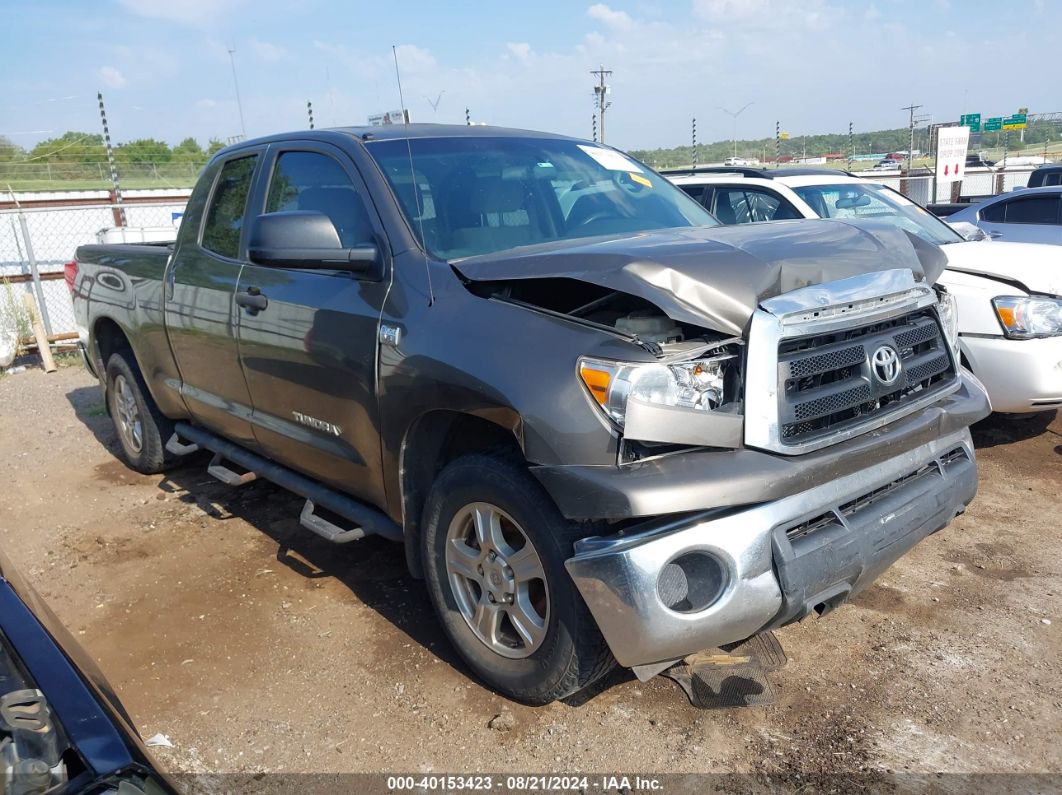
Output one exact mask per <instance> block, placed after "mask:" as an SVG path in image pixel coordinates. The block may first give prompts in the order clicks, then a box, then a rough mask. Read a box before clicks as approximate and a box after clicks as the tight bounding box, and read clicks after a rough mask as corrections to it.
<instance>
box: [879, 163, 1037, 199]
mask: <svg viewBox="0 0 1062 795" xmlns="http://www.w3.org/2000/svg"><path fill="white" fill-rule="evenodd" d="M1033 170H1034V167H1031V166H1030V167H1029V168H1021V169H1017V168H1016V169H1007V170H1006V171H992V170H989V169H978V170H976V171H966V172H965V175H964V177H963V179H962V181H961V182H959V183H958V192H955V185H956V183H954V182H940V183H936V196H935V198H934V194H933V187H934V179H933V175H932V174H924V175H918V174H916V175H913V176H905V175H901V174H898V173H896V174H878V173H873V172H870V171H863V172H861V173H859V176H861V177H866V178H867V179H872V180H874V181H875V182H881V183H884V184H885V185H888V186H889V187H890V188H894V189H895V190H898V191H900V193H902V194H904V195H905V196H906V197H907V198H909V199H911V201H915V202H918V203H919V204H936V203H938V202H951V201H980V200H981V199H985V198H987V197H989V196H995V195H997V194H999V193H1005V192H1006V191H1011V190H1014V189H1015V188H1024V187H1025V186H1026V185H1028V184H1029V176H1030V175H1031V174H1032V172H1033Z"/></svg>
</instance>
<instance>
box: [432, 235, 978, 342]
mask: <svg viewBox="0 0 1062 795" xmlns="http://www.w3.org/2000/svg"><path fill="white" fill-rule="evenodd" d="M993 245H996V244H993ZM945 263H946V260H945V258H944V255H943V253H942V252H941V251H940V249H939V248H938V247H937V246H934V245H932V244H930V243H926V242H924V241H922V240H920V239H918V238H916V237H914V236H913V235H909V234H907V233H906V232H903V231H901V230H899V229H897V228H896V227H893V226H891V225H888V224H869V223H865V222H864V223H861V224H860V225H859V226H858V227H857V226H855V225H852V224H849V223H846V222H844V221H837V220H801V221H779V222H774V223H770V224H744V225H739V226H713V227H688V228H686V227H684V228H678V229H663V230H657V231H651V232H638V233H634V234H630V235H627V236H624V237H615V236H610V237H608V238H602V237H595V238H586V239H584V240H578V241H557V242H551V243H545V244H541V245H537V246H527V247H523V248H519V249H514V250H512V251H507V252H501V253H495V254H489V255H482V256H477V257H469V258H467V259H463V260H458V261H456V262H454V263H452V266H453V268H454V269H455V270H456V271H457V272H458V274H459V275H460V276H461V277H463V278H464V279H466V280H468V281H472V282H507V281H513V280H522V279H557V278H568V279H578V280H580V281H584V282H588V283H590V284H595V285H598V286H600V287H605V288H607V289H611V290H617V291H621V292H625V293H629V294H631V295H634V296H637V297H639V298H642V299H644V300H646V301H649V302H650V303H652V304H654V305H655V306H657V307H658V308H659V309H660V310H661V311H663V312H664V313H665V314H667V315H668V316H669V317H671V318H672V319H673V320H677V321H679V322H684V323H690V324H693V325H696V326H701V327H707V328H711V329H714V330H716V331H720V332H722V333H724V334H732V335H739V334H741V333H742V331H743V330H744V329H745V327H746V326H747V324H748V321H749V319H750V318H751V316H752V313H753V311H755V309H756V307H757V306H758V305H759V304H760V303H761V302H762V301H764V300H766V299H768V298H773V297H774V296H776V295H781V294H782V293H787V292H790V291H791V290H796V289H799V288H801V287H808V286H810V285H815V284H820V283H823V282H832V281H836V280H838V279H845V278H849V277H852V276H857V275H860V274H863V273H872V272H875V271H884V270H891V269H894V268H907V269H909V270H911V271H912V272H913V273H914V276H915V279H916V281H925V282H928V283H930V284H932V283H933V282H935V281H936V280H937V278H938V277H939V276H940V274H941V273H942V272H943V270H944V266H945Z"/></svg>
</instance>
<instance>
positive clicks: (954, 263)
mask: <svg viewBox="0 0 1062 795" xmlns="http://www.w3.org/2000/svg"><path fill="white" fill-rule="evenodd" d="M746 173H748V174H755V176H744V177H741V176H734V175H730V176H726V175H723V174H718V173H716V174H712V173H705V172H703V171H702V172H699V173H694V174H690V173H682V172H675V173H673V174H671V179H673V181H674V182H675V183H676V184H677V185H679V187H681V188H682V189H683V190H685V191H686V192H687V193H689V194H690V195H691V196H693V197H695V198H697V199H698V200H699V201H701V202H702V204H704V206H705V207H706V208H707V209H708V210H710V211H711V212H712V213H713V214H714V215H715V216H716V218H718V219H719V220H720V221H722V222H723V223H726V224H731V223H748V222H752V221H777V220H786V219H791V218H844V219H849V220H857V219H862V220H868V221H876V222H884V223H888V224H892V225H894V226H897V227H899V228H900V229H903V230H904V231H906V232H909V233H910V234H913V235H917V236H918V237H920V238H922V239H923V240H925V241H927V242H929V243H933V244H935V245H939V246H942V247H943V251H944V253H945V254H946V255H947V259H948V270H947V271H945V272H944V274H943V275H942V276H941V279H940V282H941V284H943V285H944V286H945V287H946V288H947V289H948V291H949V292H950V293H951V294H952V295H953V296H954V297H955V300H956V302H957V304H958V328H959V348H960V350H961V352H962V360H963V363H964V364H965V365H966V366H967V367H968V368H969V369H970V370H972V371H973V373H974V374H975V375H976V376H977V377H978V378H979V379H981V381H982V382H983V383H984V385H985V387H986V389H987V390H988V395H989V398H990V399H991V402H992V408H993V409H994V410H995V411H997V412H1000V413H1026V412H1037V411H1045V410H1050V409H1054V408H1058V407H1060V406H1062V267H1059V262H1058V253H1057V252H1058V249H1056V248H1053V247H1051V246H1042V245H1033V244H1027V243H1003V242H996V243H991V244H989V243H987V242H975V241H968V240H965V239H964V238H963V237H961V236H960V234H959V233H958V232H956V231H955V230H954V229H952V228H950V227H949V226H948V225H947V224H945V223H943V222H942V221H940V220H939V219H938V218H936V217H934V216H933V215H932V214H930V213H929V212H927V211H926V210H925V209H923V208H922V207H919V206H918V205H917V204H915V203H914V202H912V201H911V200H910V199H908V198H906V197H905V196H903V195H902V194H900V193H897V192H896V191H894V190H892V189H891V188H888V187H886V186H884V185H880V184H878V183H875V182H871V181H869V180H864V179H860V178H858V177H855V176H852V175H847V174H843V173H840V172H836V171H829V170H826V169H817V170H816V169H804V170H796V169H774V170H769V171H758V172H753V171H751V170H749V171H747V172H746ZM959 215H961V213H956V214H955V215H951V216H949V217H948V221H949V222H951V221H952V220H953V219H954V218H956V217H958V216H959ZM974 231H976V230H974Z"/></svg>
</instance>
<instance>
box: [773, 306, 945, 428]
mask: <svg viewBox="0 0 1062 795" xmlns="http://www.w3.org/2000/svg"><path fill="white" fill-rule="evenodd" d="M876 354H877V355H878V357H879V358H880V359H882V360H883V363H881V362H879V363H877V364H876V363H875V355H876ZM956 375H957V374H956V371H955V366H954V364H953V363H952V359H951V356H950V355H949V353H948V348H947V342H946V340H945V339H944V335H943V332H942V330H941V327H940V323H939V321H938V320H937V316H936V313H935V311H934V310H933V309H932V308H930V307H924V308H921V309H917V310H915V311H912V312H909V313H907V314H902V315H900V316H898V317H892V318H889V319H887V320H881V321H877V322H873V323H863V324H860V325H855V326H853V327H851V328H842V329H838V330H833V331H830V332H828V333H822V334H818V333H816V334H806V335H803V336H799V337H792V338H783V339H781V340H780V341H779V345H778V389H777V395H778V422H779V429H780V432H779V436H780V441H781V443H782V444H783V445H794V444H802V443H805V442H807V441H808V440H813V439H818V438H821V437H823V436H828V435H830V434H834V433H837V432H838V431H841V430H844V429H846V428H849V427H852V426H856V425H860V424H862V423H864V422H866V421H868V420H870V419H873V418H874V417H875V416H876V415H879V414H882V415H883V414H887V413H889V412H892V411H894V410H896V409H899V408H901V407H902V406H903V405H904V404H906V403H910V402H912V401H913V400H916V399H919V398H921V397H923V396H926V395H928V394H929V393H931V392H932V391H934V390H936V389H938V388H943V387H944V386H945V385H946V384H948V383H950V382H951V381H953V380H954V379H955V378H956Z"/></svg>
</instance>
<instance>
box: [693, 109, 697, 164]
mask: <svg viewBox="0 0 1062 795" xmlns="http://www.w3.org/2000/svg"><path fill="white" fill-rule="evenodd" d="M693 167H694V168H696V167H697V117H696V116H694V117H693Z"/></svg>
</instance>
